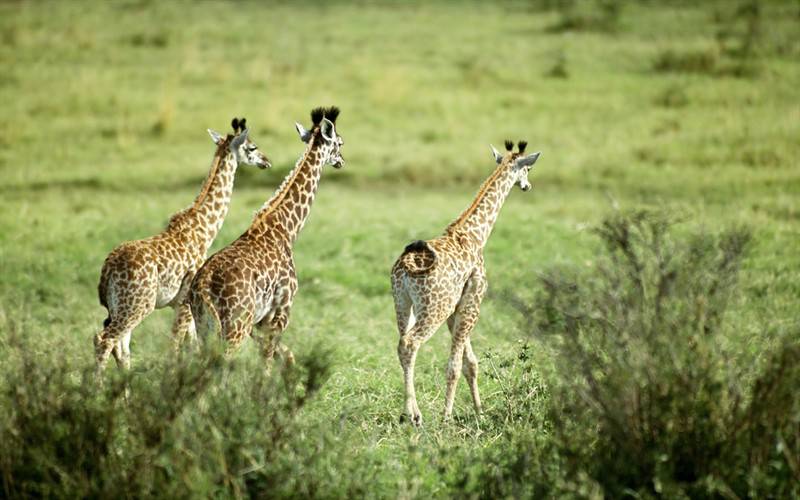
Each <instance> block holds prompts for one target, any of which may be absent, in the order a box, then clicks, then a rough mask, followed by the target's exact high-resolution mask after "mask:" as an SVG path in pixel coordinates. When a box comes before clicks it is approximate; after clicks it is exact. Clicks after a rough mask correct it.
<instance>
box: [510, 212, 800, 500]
mask: <svg viewBox="0 0 800 500" xmlns="http://www.w3.org/2000/svg"><path fill="white" fill-rule="evenodd" d="M673 226H674V220H673V219H671V218H670V217H668V216H665V215H663V214H658V213H652V212H647V211H639V212H633V213H628V214H616V215H614V216H612V217H610V218H609V219H607V220H606V221H605V222H603V224H601V225H600V227H599V228H597V230H596V232H597V234H598V235H599V237H600V239H601V240H602V242H603V245H604V248H605V252H604V255H603V256H602V257H601V258H599V259H598V260H597V262H596V263H595V264H594V268H593V269H594V270H593V271H592V272H590V273H586V274H584V273H576V272H573V271H569V270H557V271H551V272H548V273H546V274H545V275H543V277H542V279H541V281H542V284H543V290H542V292H541V294H540V296H539V298H538V299H537V300H536V301H535V302H534V304H533V305H532V306H529V307H523V310H524V311H525V312H526V317H527V321H528V323H529V324H531V325H533V326H532V327H531V333H532V334H534V335H537V336H544V338H546V339H548V344H549V345H552V346H554V347H555V352H556V353H557V355H556V357H557V363H558V367H559V373H560V376H559V378H558V379H557V380H555V381H553V382H552V384H551V398H550V409H549V414H550V420H549V421H550V424H551V425H552V431H553V438H554V442H555V446H556V448H557V449H558V456H559V457H561V460H562V461H563V463H564V465H565V474H566V475H567V477H568V478H569V480H568V481H567V483H566V484H572V485H573V487H575V488H577V487H584V488H591V485H598V486H599V487H600V488H601V490H602V492H603V493H604V494H605V495H606V496H608V497H611V498H617V497H621V496H629V495H632V496H659V495H664V496H668V497H674V496H690V497H711V496H739V497H762V496H766V497H770V496H778V497H785V496H791V495H797V494H800V491H799V490H798V486H797V485H798V484H800V482H796V481H794V480H796V479H797V478H798V476H797V475H798V469H797V464H798V458H799V457H798V423H800V404H798V399H797V397H796V396H794V395H793V391H794V389H793V387H794V385H795V384H796V382H797V380H800V363H799V362H798V361H800V344H798V342H797V338H796V336H795V337H794V338H793V339H791V340H790V341H787V343H786V344H785V345H784V346H783V347H782V348H780V349H778V350H777V351H776V352H775V353H773V354H771V358H770V359H771V361H770V362H769V363H768V364H767V366H766V368H765V369H763V370H762V371H761V372H756V371H755V370H753V368H752V367H751V366H748V365H745V364H744V362H743V361H742V360H741V358H740V357H737V355H736V353H733V352H727V351H726V350H725V349H724V347H723V346H724V345H725V342H724V337H725V336H726V333H727V332H729V328H730V327H729V325H727V324H726V322H725V318H726V309H727V306H728V304H729V298H730V297H731V294H732V293H733V290H734V288H735V285H736V281H737V275H738V270H739V267H740V264H741V262H742V259H743V256H744V252H745V249H746V248H747V246H748V242H749V241H750V233H749V232H748V231H746V230H744V229H733V230H728V231H724V232H722V233H720V234H719V235H712V234H707V233H699V234H694V235H688V236H685V237H678V235H677V232H676V231H675V229H674V227H673Z"/></svg>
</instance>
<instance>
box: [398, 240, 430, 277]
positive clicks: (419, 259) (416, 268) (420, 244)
mask: <svg viewBox="0 0 800 500" xmlns="http://www.w3.org/2000/svg"><path fill="white" fill-rule="evenodd" d="M436 260H437V258H436V251H435V250H434V249H433V248H431V246H430V245H429V244H428V242H427V241H423V240H417V241H414V242H412V243H410V244H409V245H407V246H406V248H405V250H403V253H402V255H400V257H399V258H398V259H397V262H396V263H395V267H401V268H402V269H403V270H404V271H405V272H407V273H408V274H410V275H412V276H418V275H421V274H425V273H428V272H429V271H430V270H431V269H433V268H434V267H435V266H436Z"/></svg>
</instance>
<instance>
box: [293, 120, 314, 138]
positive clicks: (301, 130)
mask: <svg viewBox="0 0 800 500" xmlns="http://www.w3.org/2000/svg"><path fill="white" fill-rule="evenodd" d="M294 128H296V129H297V134H298V135H299V136H300V140H301V141H303V142H308V140H309V139H311V132H309V131H308V130H306V129H305V128H304V127H303V126H302V125H300V124H299V123H297V122H295V123H294Z"/></svg>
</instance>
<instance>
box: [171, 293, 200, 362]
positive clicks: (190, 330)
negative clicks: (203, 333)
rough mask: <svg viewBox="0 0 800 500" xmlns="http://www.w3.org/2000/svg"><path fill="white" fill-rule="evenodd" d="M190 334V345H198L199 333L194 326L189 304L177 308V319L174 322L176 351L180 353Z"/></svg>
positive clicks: (173, 331)
mask: <svg viewBox="0 0 800 500" xmlns="http://www.w3.org/2000/svg"><path fill="white" fill-rule="evenodd" d="M187 334H188V337H189V344H190V345H191V346H196V345H197V331H196V330H195V326H194V317H193V316H192V308H191V306H190V305H189V303H188V302H183V303H181V304H179V305H177V306H175V319H174V320H173V322H172V341H173V344H174V348H175V351H176V352H177V351H179V350H180V348H181V346H182V345H183V343H184V341H185V339H186V336H187Z"/></svg>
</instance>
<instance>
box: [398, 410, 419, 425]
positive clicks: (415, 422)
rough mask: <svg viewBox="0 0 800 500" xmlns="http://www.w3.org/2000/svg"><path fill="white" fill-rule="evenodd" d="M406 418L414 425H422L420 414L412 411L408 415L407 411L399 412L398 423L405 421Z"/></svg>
mask: <svg viewBox="0 0 800 500" xmlns="http://www.w3.org/2000/svg"><path fill="white" fill-rule="evenodd" d="M406 419H408V420H410V421H411V423H412V424H413V425H414V427H422V414H420V413H414V414H411V415H410V414H408V413H401V414H400V423H401V424H404V423H406Z"/></svg>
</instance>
